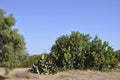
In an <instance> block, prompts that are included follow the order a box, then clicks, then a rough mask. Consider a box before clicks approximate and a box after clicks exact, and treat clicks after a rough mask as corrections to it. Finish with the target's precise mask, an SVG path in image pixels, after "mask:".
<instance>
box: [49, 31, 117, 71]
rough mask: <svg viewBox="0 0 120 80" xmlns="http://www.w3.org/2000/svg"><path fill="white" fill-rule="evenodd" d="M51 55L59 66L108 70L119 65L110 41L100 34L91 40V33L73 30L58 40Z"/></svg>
mask: <svg viewBox="0 0 120 80" xmlns="http://www.w3.org/2000/svg"><path fill="white" fill-rule="evenodd" d="M50 54H51V57H52V59H53V62H54V64H56V65H57V67H59V68H63V69H64V70H66V69H94V70H101V71H106V70H110V69H111V68H114V67H115V66H116V65H117V58H116V57H115V53H114V50H113V48H112V47H111V46H109V45H108V42H106V41H104V42H102V40H101V39H99V38H98V36H95V38H94V39H93V40H91V36H89V34H86V35H85V34H81V33H79V32H72V33H71V35H70V36H68V35H63V36H61V37H59V38H58V39H57V40H56V43H55V45H53V46H52V49H51V53H50Z"/></svg>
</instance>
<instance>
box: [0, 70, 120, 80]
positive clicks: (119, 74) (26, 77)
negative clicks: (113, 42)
mask: <svg viewBox="0 0 120 80" xmlns="http://www.w3.org/2000/svg"><path fill="white" fill-rule="evenodd" d="M28 69H29V68H15V69H14V70H12V71H11V72H10V73H9V74H8V75H7V76H6V75H4V73H5V72H4V70H5V69H4V68H0V75H1V76H5V79H2V78H1V79H0V80H120V71H113V72H100V71H91V70H87V71H81V70H71V71H65V72H60V73H57V74H55V75H38V74H33V73H30V72H28ZM1 76H0V77H1Z"/></svg>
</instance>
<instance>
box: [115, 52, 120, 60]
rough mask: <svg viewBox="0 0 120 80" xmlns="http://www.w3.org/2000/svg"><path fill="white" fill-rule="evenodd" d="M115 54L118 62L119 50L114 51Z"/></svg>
mask: <svg viewBox="0 0 120 80" xmlns="http://www.w3.org/2000/svg"><path fill="white" fill-rule="evenodd" d="M115 54H116V58H117V59H118V61H119V62H120V50H117V51H115Z"/></svg>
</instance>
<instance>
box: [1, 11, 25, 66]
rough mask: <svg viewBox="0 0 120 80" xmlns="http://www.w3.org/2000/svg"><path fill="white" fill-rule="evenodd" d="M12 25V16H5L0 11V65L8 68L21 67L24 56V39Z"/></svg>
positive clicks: (13, 21)
mask: <svg viewBox="0 0 120 80" xmlns="http://www.w3.org/2000/svg"><path fill="white" fill-rule="evenodd" d="M14 25H15V19H14V17H13V15H12V14H10V15H8V16H5V11H4V10H2V9H0V65H1V66H5V67H8V68H14V67H16V66H19V65H21V60H23V59H24V58H23V57H24V56H25V55H26V52H25V42H24V38H23V36H22V35H20V34H19V33H18V30H17V29H14V28H13V26H14Z"/></svg>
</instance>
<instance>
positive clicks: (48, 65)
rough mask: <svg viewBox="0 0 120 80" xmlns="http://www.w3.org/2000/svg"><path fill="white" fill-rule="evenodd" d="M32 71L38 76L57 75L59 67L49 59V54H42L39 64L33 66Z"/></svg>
mask: <svg viewBox="0 0 120 80" xmlns="http://www.w3.org/2000/svg"><path fill="white" fill-rule="evenodd" d="M31 71H32V72H35V73H38V74H55V73H56V72H57V67H56V66H55V65H54V64H53V63H52V61H51V60H50V59H49V55H48V54H41V57H40V58H39V59H38V62H37V63H35V64H33V67H32V69H31Z"/></svg>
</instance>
